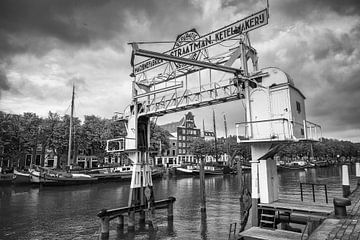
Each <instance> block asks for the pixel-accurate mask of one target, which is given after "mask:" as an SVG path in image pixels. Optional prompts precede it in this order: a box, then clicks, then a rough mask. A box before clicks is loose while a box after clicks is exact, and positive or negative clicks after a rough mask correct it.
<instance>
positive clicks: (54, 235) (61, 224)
mask: <svg viewBox="0 0 360 240" xmlns="http://www.w3.org/2000/svg"><path fill="white" fill-rule="evenodd" d="M354 175H355V169H354V166H351V167H350V178H351V181H350V184H351V189H352V190H353V189H354V188H355V187H356V179H355V176H354ZM245 180H246V184H247V185H248V186H250V174H246V175H245ZM300 181H302V182H317V183H325V184H327V188H328V196H329V202H330V203H331V202H332V199H333V198H334V197H336V196H341V193H342V192H341V191H342V186H341V167H328V168H317V169H315V168H312V169H308V170H301V171H297V170H296V171H295V170H292V171H286V172H280V173H279V183H280V197H282V198H284V197H287V198H289V196H291V198H293V199H297V200H300V187H299V182H300ZM205 185H206V195H207V196H206V200H207V203H206V204H207V205H206V206H207V217H206V220H201V214H200V211H199V208H200V205H199V201H200V195H199V178H197V177H190V178H176V177H173V178H168V179H165V178H164V179H159V180H154V192H155V196H156V199H164V198H167V197H168V196H174V197H175V198H176V202H175V206H174V222H173V226H168V223H167V212H166V210H159V211H156V215H155V229H156V231H154V232H151V233H150V232H148V231H146V230H141V229H140V230H139V229H138V230H137V231H136V233H135V234H133V235H126V236H120V235H118V234H116V231H115V229H116V226H115V225H114V224H111V226H110V227H111V229H112V231H111V234H110V235H111V236H110V239H227V238H228V233H229V225H230V224H231V223H234V222H239V180H238V177H237V176H216V177H207V178H206V180H205ZM310 189H311V187H310V186H308V187H305V189H304V191H305V194H304V200H305V201H312V193H311V191H310ZM315 190H316V192H317V193H316V201H320V202H321V201H323V202H324V201H325V194H324V191H323V188H322V187H320V186H318V187H316V188H315ZM128 193H129V183H126V182H124V183H122V182H120V183H116V182H114V183H99V184H95V185H84V186H66V187H40V188H39V187H31V186H0V239H4V240H5V239H6V240H12V239H14V240H15V239H16V240H21V239H34V240H35V239H98V235H99V219H98V218H97V217H96V214H97V213H98V212H99V210H101V209H103V208H114V207H120V206H126V205H127V201H128Z"/></svg>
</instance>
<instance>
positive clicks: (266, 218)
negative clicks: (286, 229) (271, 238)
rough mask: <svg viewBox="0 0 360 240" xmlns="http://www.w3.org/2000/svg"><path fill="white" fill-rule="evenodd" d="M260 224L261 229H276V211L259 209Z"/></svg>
mask: <svg viewBox="0 0 360 240" xmlns="http://www.w3.org/2000/svg"><path fill="white" fill-rule="evenodd" d="M260 210H261V214H260V224H259V226H260V227H261V228H269V229H276V211H275V210H273V209H268V208H261V209H260Z"/></svg>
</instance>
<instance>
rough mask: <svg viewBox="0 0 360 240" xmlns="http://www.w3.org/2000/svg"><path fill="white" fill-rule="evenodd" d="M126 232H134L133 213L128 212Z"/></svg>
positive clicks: (132, 211)
mask: <svg viewBox="0 0 360 240" xmlns="http://www.w3.org/2000/svg"><path fill="white" fill-rule="evenodd" d="M128 231H129V232H133V231H135V211H134V210H130V211H129V218H128Z"/></svg>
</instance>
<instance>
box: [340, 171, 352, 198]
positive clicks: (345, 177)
mask: <svg viewBox="0 0 360 240" xmlns="http://www.w3.org/2000/svg"><path fill="white" fill-rule="evenodd" d="M342 188H343V197H348V196H349V195H350V178H349V166H348V165H346V164H344V165H342Z"/></svg>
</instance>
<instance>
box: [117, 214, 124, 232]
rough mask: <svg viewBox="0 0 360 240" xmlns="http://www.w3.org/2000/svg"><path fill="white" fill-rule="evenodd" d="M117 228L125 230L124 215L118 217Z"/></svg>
mask: <svg viewBox="0 0 360 240" xmlns="http://www.w3.org/2000/svg"><path fill="white" fill-rule="evenodd" d="M117 228H118V230H124V215H120V216H119V217H118V223H117Z"/></svg>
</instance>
